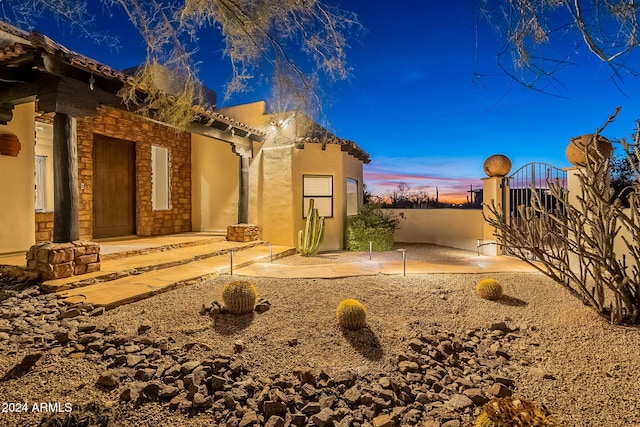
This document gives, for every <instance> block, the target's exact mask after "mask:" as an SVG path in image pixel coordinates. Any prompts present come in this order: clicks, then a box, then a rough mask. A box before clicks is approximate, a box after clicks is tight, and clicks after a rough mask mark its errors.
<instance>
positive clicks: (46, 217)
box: [36, 212, 53, 243]
mask: <svg viewBox="0 0 640 427" xmlns="http://www.w3.org/2000/svg"><path fill="white" fill-rule="evenodd" d="M51 241H53V212H36V243H41V242H51Z"/></svg>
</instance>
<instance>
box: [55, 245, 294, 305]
mask: <svg viewBox="0 0 640 427" xmlns="http://www.w3.org/2000/svg"><path fill="white" fill-rule="evenodd" d="M272 250H273V256H274V257H278V256H286V255H287V254H288V253H290V252H291V251H292V250H294V249H293V248H291V247H287V246H273V247H272ZM270 256H271V248H270V247H269V246H264V245H262V246H254V247H251V248H249V249H244V250H240V251H238V252H237V253H235V254H234V258H233V265H234V267H242V266H244V265H247V264H249V263H251V262H256V261H260V260H268V259H269V257H270ZM230 268H231V265H230V255H229V254H228V253H225V254H223V255H217V256H213V257H210V258H206V259H203V260H199V261H193V262H190V263H187V264H183V265H178V266H175V267H168V268H162V269H160V270H153V271H149V272H146V273H142V274H134V275H130V276H126V277H122V278H119V279H115V280H109V281H105V282H100V283H96V284H93V285H87V286H82V287H77V288H73V289H68V290H64V291H59V292H57V295H58V297H59V298H63V299H64V301H65V302H66V303H68V304H75V303H80V302H83V303H88V304H92V305H94V306H97V307H105V308H107V309H109V308H114V307H117V306H119V305H122V304H127V303H130V302H134V301H138V300H141V299H145V298H148V297H150V296H152V295H155V294H157V293H160V292H166V291H168V290H171V289H175V288H177V287H181V286H184V285H186V284H188V283H189V282H191V281H193V280H196V279H200V278H206V277H208V276H215V275H219V274H228V273H229V272H230ZM46 284H48V282H47V283H46Z"/></svg>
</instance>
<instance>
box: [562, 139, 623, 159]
mask: <svg viewBox="0 0 640 427" xmlns="http://www.w3.org/2000/svg"><path fill="white" fill-rule="evenodd" d="M594 136H595V135H594V134H592V133H587V134H585V135H580V136H576V137H574V138H571V139H570V140H569V145H567V151H566V152H565V155H566V156H567V160H569V161H570V162H571V163H572V164H573V165H575V166H586V165H587V147H589V153H591V155H592V156H593V157H594V159H597V160H600V161H602V160H604V159H608V158H610V157H611V154H613V147H612V146H611V142H609V140H608V139H607V138H605V137H604V136H602V135H598V139H597V141H596V143H595V144H594V143H593V142H592V141H593V137H594Z"/></svg>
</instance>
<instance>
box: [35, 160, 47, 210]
mask: <svg viewBox="0 0 640 427" xmlns="http://www.w3.org/2000/svg"><path fill="white" fill-rule="evenodd" d="M35 181H36V211H37V212H45V211H46V210H47V156H40V155H36V176H35Z"/></svg>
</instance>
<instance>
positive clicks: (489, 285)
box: [476, 279, 504, 301]
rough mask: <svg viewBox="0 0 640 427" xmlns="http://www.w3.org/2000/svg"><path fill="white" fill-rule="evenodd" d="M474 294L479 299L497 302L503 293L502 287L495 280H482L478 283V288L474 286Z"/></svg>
mask: <svg viewBox="0 0 640 427" xmlns="http://www.w3.org/2000/svg"><path fill="white" fill-rule="evenodd" d="M476 292H477V293H478V295H479V296H480V298H484V299H488V300H492V301H494V300H499V299H500V298H502V295H503V294H504V291H503V290H502V285H501V284H500V282H498V281H497V280H495V279H482V280H480V281H479V282H478V286H476Z"/></svg>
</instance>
